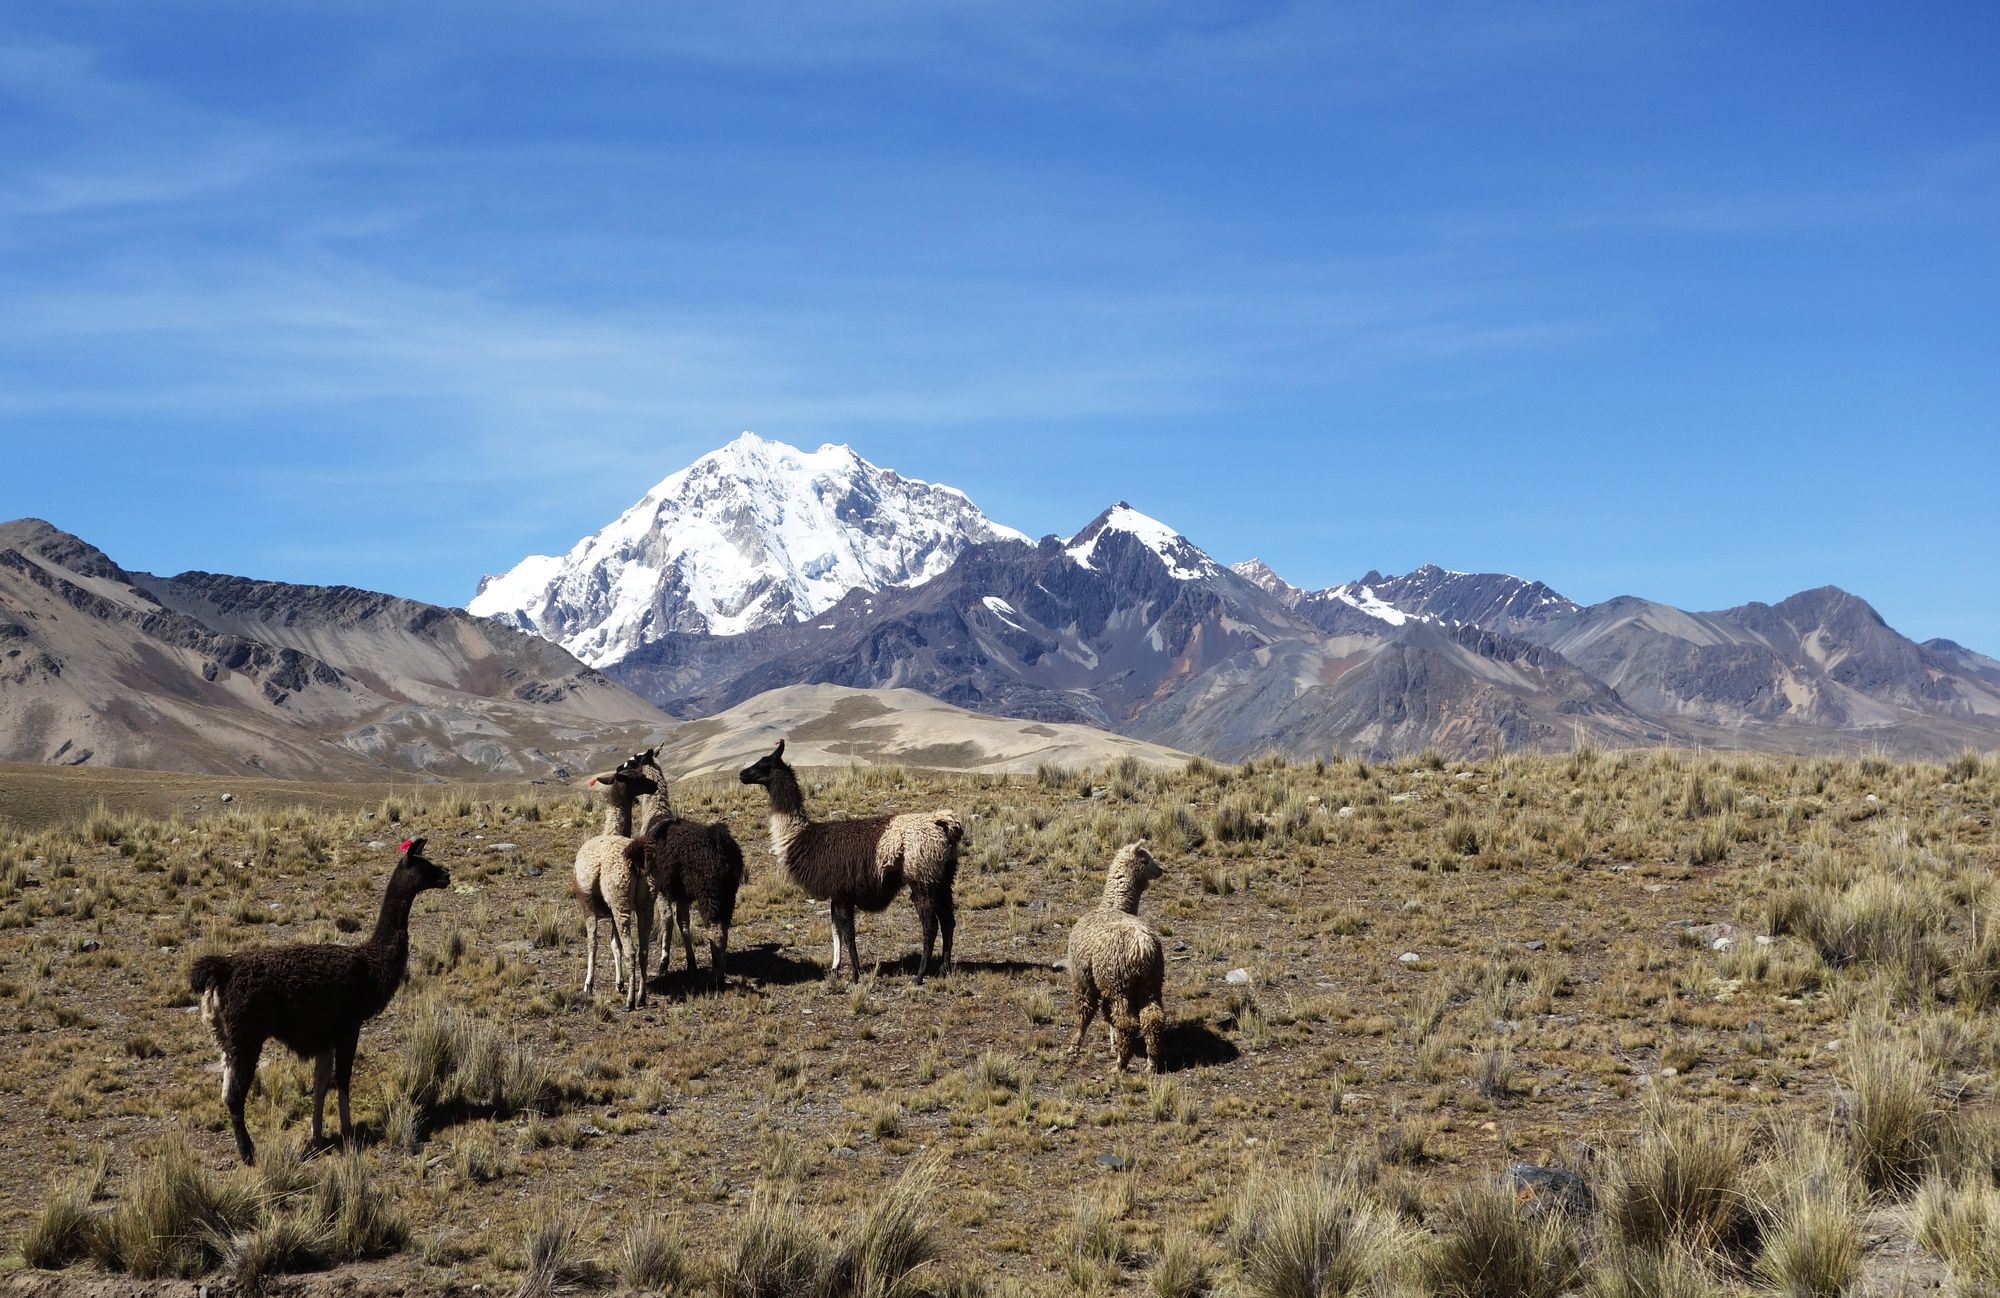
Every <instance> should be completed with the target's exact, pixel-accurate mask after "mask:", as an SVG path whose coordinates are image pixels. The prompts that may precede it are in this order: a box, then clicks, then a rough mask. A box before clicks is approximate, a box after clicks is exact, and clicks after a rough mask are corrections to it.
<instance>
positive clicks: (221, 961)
mask: <svg viewBox="0 0 2000 1298" xmlns="http://www.w3.org/2000/svg"><path fill="white" fill-rule="evenodd" d="M228 983H229V957H228V956H226V955H205V956H201V957H199V958H197V959H196V960H195V962H194V965H193V966H192V967H191V968H190V969H189V970H188V990H189V991H191V992H195V993H197V994H198V995H199V996H200V997H201V1021H202V1022H203V1023H206V1024H207V1025H208V1026H209V1028H210V1029H211V1030H212V1029H213V1028H214V1027H215V1015H216V1012H217V1011H218V1010H219V1009H220V1008H221V1007H222V989H223V988H224V987H225V986H227V985H228Z"/></svg>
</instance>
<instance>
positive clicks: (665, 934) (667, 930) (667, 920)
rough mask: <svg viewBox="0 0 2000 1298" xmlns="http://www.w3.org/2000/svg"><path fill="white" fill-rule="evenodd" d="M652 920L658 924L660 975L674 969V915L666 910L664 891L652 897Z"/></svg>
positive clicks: (663, 975)
mask: <svg viewBox="0 0 2000 1298" xmlns="http://www.w3.org/2000/svg"><path fill="white" fill-rule="evenodd" d="M653 922H654V923H656V924H658V925H659V926H660V976H661V977H663V978H664V977H665V976H666V975H668V974H670V973H672V972H673V971H674V917H673V916H672V915H671V914H669V913H668V911H667V897H666V894H665V893H664V892H662V893H659V894H656V895H655V896H654V898H653Z"/></svg>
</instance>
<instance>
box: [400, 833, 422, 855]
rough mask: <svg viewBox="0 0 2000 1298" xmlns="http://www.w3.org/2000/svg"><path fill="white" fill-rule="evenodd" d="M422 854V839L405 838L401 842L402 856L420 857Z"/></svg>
mask: <svg viewBox="0 0 2000 1298" xmlns="http://www.w3.org/2000/svg"><path fill="white" fill-rule="evenodd" d="M423 854H424V840H423V839H422V837H417V838H406V839H404V840H403V855H404V856H422V855H423Z"/></svg>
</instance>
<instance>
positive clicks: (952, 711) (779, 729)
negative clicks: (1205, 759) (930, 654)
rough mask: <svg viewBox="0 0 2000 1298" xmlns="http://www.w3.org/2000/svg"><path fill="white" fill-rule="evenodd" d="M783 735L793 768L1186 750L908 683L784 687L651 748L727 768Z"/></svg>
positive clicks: (971, 767)
mask: <svg viewBox="0 0 2000 1298" xmlns="http://www.w3.org/2000/svg"><path fill="white" fill-rule="evenodd" d="M780 739H783V740H784V741H785V757H786V759H787V760H788V761H790V762H791V763H792V764H793V765H796V766H848V765H860V766H887V765H899V766H923V767H936V768H941V769H945V770H955V771H976V772H982V773H985V774H1001V773H1013V774H1026V773H1028V772H1031V771H1033V770H1035V769H1036V768H1037V767H1040V766H1042V765H1044V764H1047V765H1050V766H1059V767H1065V768H1085V767H1088V768H1102V767H1106V766H1109V765H1111V764H1112V763H1113V762H1116V761H1118V760H1120V759H1121V758H1125V757H1131V758H1134V759H1136V760H1138V761H1140V762H1142V763H1144V764H1145V765H1147V766H1180V765H1182V764H1184V763H1185V762H1186V761H1187V758H1188V755H1187V754H1186V753H1181V752H1176V751H1174V750H1173V749H1170V748H1163V747H1161V746H1159V745H1157V744H1148V743H1143V742H1141V741H1139V740H1135V739H1127V738H1126V737H1124V736H1123V735H1115V734H1112V733H1110V732H1109V731H1104V730H1098V729H1095V728H1093V727H1090V726H1076V725H1049V724H1045V723H1042V722H1036V721H1022V720H1017V719H1014V718H1009V717H993V716H984V715H981V714H979V713H976V712H967V711H966V710H965V709H963V708H955V707H952V706H951V705H950V704H948V703H940V702H938V701H937V700H936V699H934V698H931V697H930V696H929V695H926V694H919V693H918V692H917V691H915V690H859V689H850V688H848V687H845V686H840V685H793V686H789V687H787V688H785V689H780V690H772V691H771V692H769V693H767V694H759V695H757V696H756V697H755V698H752V699H749V700H747V701H745V702H743V703H739V704H737V705H736V706H735V707H733V708H730V709H729V710H728V711H726V712H722V713H719V714H717V715H715V716H712V717H707V718H704V719H702V720H699V721H690V722H687V723H685V724H684V725H681V726H680V727H678V728H677V729H675V731H674V732H673V736H672V738H671V739H669V740H668V742H667V744H666V745H665V746H664V747H663V748H662V749H661V752H660V761H661V765H662V766H663V767H664V769H666V770H667V771H668V773H670V774H672V775H676V776H686V775H699V774H704V773H710V772H728V773H733V772H735V771H739V770H741V769H742V768H743V767H745V766H748V765H749V764H750V763H751V762H753V761H755V760H756V759H757V758H759V757H762V756H763V755H764V754H765V753H766V752H769V751H770V748H771V745H772V744H774V743H776V742H777V741H778V740H780Z"/></svg>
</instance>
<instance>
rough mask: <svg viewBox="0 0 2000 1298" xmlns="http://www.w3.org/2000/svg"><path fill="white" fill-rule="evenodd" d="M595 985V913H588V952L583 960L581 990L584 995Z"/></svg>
mask: <svg viewBox="0 0 2000 1298" xmlns="http://www.w3.org/2000/svg"><path fill="white" fill-rule="evenodd" d="M596 985H597V915H596V912H594V911H593V912H592V913H591V915H590V954H589V955H588V956H587V957H585V959H584V962H583V990H584V993H585V994H586V995H588V994H589V992H590V989H591V988H592V987H595V986H596Z"/></svg>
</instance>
